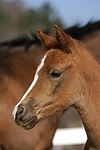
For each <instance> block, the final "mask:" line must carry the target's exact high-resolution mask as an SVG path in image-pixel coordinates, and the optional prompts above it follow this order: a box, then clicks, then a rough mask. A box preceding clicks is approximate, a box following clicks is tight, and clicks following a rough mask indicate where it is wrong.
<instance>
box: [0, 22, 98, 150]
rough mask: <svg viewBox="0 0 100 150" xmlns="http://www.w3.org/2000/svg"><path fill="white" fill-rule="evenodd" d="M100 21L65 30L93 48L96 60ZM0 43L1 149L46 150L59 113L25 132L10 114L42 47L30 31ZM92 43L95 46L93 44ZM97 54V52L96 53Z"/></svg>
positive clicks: (27, 80) (27, 85)
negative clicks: (27, 33) (30, 35)
mask: <svg viewBox="0 0 100 150" xmlns="http://www.w3.org/2000/svg"><path fill="white" fill-rule="evenodd" d="M99 30H100V22H95V23H88V24H87V25H86V26H84V27H79V26H78V25H75V26H73V27H71V28H68V29H66V30H65V32H66V33H68V34H69V35H71V36H72V37H74V38H76V39H79V40H81V41H83V42H84V43H85V44H86V46H87V47H88V49H91V47H92V48H93V53H94V54H95V56H96V58H97V59H98V60H99V59H100V52H99V49H100V42H99V41H100V32H98V31H99ZM32 37H33V38H32V39H30V38H29V37H26V36H25V37H24V36H23V37H20V38H16V39H14V40H11V41H6V42H1V43H0V149H1V150H9V149H14V150H21V149H24V150H32V149H33V150H48V149H51V147H52V139H53V136H54V133H55V131H56V129H57V127H58V124H59V120H60V119H59V116H60V114H58V115H56V116H53V117H51V118H48V119H47V120H45V121H43V122H41V123H39V124H38V125H37V126H36V127H35V128H34V129H32V130H29V131H25V130H23V129H22V128H20V127H18V126H17V125H16V124H15V123H14V121H13V117H12V110H13V108H14V106H15V104H16V103H17V102H18V101H19V100H20V98H21V97H22V95H23V94H24V93H25V91H26V90H27V88H28V87H29V85H30V83H31V81H32V79H33V75H34V72H35V70H36V67H37V65H38V63H39V60H40V58H41V57H42V55H43V54H44V52H45V51H44V50H43V49H42V47H41V45H40V41H39V40H38V39H37V38H36V36H35V35H34V34H32ZM94 44H95V45H94ZM98 54H99V55H98Z"/></svg>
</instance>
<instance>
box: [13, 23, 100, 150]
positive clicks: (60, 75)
mask: <svg viewBox="0 0 100 150" xmlns="http://www.w3.org/2000/svg"><path fill="white" fill-rule="evenodd" d="M54 29H55V35H54V36H48V35H45V34H44V33H42V32H41V31H40V30H38V35H39V37H40V39H41V41H42V44H43V46H44V47H45V49H47V50H48V51H47V52H46V53H45V55H44V57H43V59H42V60H41V63H40V65H39V67H38V68H37V71H36V74H35V77H34V80H33V82H32V84H31V86H30V87H29V89H28V90H27V92H26V93H25V94H24V96H23V97H22V99H21V101H20V102H19V103H18V104H17V105H16V106H15V108H14V111H13V115H14V118H15V122H16V123H17V124H18V125H20V126H22V127H24V128H25V129H31V128H32V127H34V126H35V124H37V123H38V122H40V121H41V120H43V119H45V118H48V117H49V116H51V115H54V114H55V113H57V112H59V111H60V110H64V109H67V108H69V107H71V106H73V107H74V108H76V110H77V111H78V113H79V114H80V117H81V119H82V122H83V124H84V127H85V130H86V133H87V138H88V140H87V142H86V145H85V148H84V149H85V150H99V149H100V115H99V114H100V88H99V87H100V66H99V64H98V63H97V62H96V61H95V59H94V58H93V57H92V56H91V55H90V54H89V52H88V51H87V50H85V48H84V46H83V45H82V44H81V43H80V42H79V41H76V40H74V39H72V38H71V37H69V36H68V35H66V34H65V33H64V32H63V31H62V30H61V29H60V28H59V27H58V26H56V25H55V26H54Z"/></svg>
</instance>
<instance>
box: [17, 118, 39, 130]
mask: <svg viewBox="0 0 100 150" xmlns="http://www.w3.org/2000/svg"><path fill="white" fill-rule="evenodd" d="M16 124H17V125H19V126H22V127H23V128H24V129H25V130H30V129H32V128H33V127H34V126H35V125H36V124H37V116H31V117H29V118H23V119H22V120H21V121H19V120H16Z"/></svg>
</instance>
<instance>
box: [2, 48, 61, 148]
mask: <svg viewBox="0 0 100 150" xmlns="http://www.w3.org/2000/svg"><path fill="white" fill-rule="evenodd" d="M36 49H37V48H36ZM37 53H38V49H37ZM36 55H37V54H36ZM37 59H39V55H38V58H36V56H35V49H34V50H30V51H29V52H28V53H25V51H24V50H15V49H14V50H8V49H6V50H5V49H3V48H2V50H0V150H10V149H11V150H22V149H23V150H46V149H47V150H48V149H51V147H52V138H53V135H54V133H55V130H56V128H57V126H58V120H59V116H56V117H55V119H52V118H50V119H47V120H46V121H44V122H42V123H40V124H39V125H37V126H36V128H34V129H32V130H30V131H25V130H23V129H22V128H19V127H18V126H16V124H15V123H14V121H13V117H12V110H13V107H14V105H15V104H16V103H17V102H18V100H19V99H20V98H21V96H22V95H23V93H24V92H25V91H26V89H27V88H28V86H29V84H30V83H31V81H32V78H33V75H34V71H35V69H36V66H37V62H38V60H37ZM24 81H25V82H24Z"/></svg>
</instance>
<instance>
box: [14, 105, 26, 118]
mask: <svg viewBox="0 0 100 150" xmlns="http://www.w3.org/2000/svg"><path fill="white" fill-rule="evenodd" d="M25 112H26V109H25V107H24V106H22V105H21V106H19V107H18V110H17V114H16V116H17V118H18V119H19V120H21V119H22V118H23V116H24V115H25Z"/></svg>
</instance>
